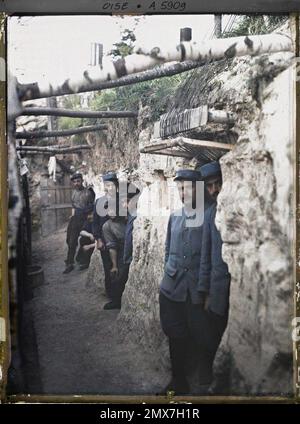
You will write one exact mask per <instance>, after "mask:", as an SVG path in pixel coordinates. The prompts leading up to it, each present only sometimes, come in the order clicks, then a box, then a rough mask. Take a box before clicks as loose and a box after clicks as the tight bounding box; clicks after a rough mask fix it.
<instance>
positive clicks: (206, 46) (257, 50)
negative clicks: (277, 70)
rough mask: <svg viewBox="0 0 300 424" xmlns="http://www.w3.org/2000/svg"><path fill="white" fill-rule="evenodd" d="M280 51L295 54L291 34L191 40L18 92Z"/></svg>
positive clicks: (64, 90) (23, 95)
mask: <svg viewBox="0 0 300 424" xmlns="http://www.w3.org/2000/svg"><path fill="white" fill-rule="evenodd" d="M279 51H293V43H292V40H291V38H290V37H289V36H288V35H285V34H279V33H278V34H267V35H253V36H246V37H245V36H243V37H234V38H223V39H215V40H209V41H207V42H202V43H196V42H194V41H190V42H183V43H180V44H179V45H178V46H177V47H176V46H174V48H173V49H169V50H163V49H161V48H160V47H154V48H152V49H146V48H139V49H137V53H138V54H132V55H129V56H126V57H125V58H122V59H118V60H117V61H106V62H105V63H104V64H103V66H95V67H93V68H91V69H89V70H87V69H82V70H78V71H77V70H76V71H75V73H74V74H73V75H70V77H68V78H66V79H64V80H62V81H54V80H49V78H48V77H47V76H46V75H45V77H43V78H41V79H39V80H38V81H36V82H34V83H32V84H26V85H20V84H19V85H18V87H17V91H18V96H19V99H20V100H29V99H36V98H41V97H50V96H60V95H64V94H73V93H80V92H84V91H91V90H99V89H100V88H99V87H100V85H101V83H103V82H105V81H111V80H117V79H119V78H121V77H124V76H126V75H131V74H136V73H138V72H142V71H145V70H149V69H151V68H153V67H154V66H156V65H160V64H163V63H165V62H174V61H175V62H183V61H186V60H192V61H196V62H201V64H204V63H206V62H213V61H218V60H221V59H226V58H227V59H228V58H233V57H236V56H244V55H252V56H255V55H260V54H265V53H268V54H269V53H276V52H279ZM155 71H156V72H157V74H159V68H158V69H156V70H154V72H153V77H152V79H155V78H157V76H155ZM137 78H138V77H137ZM136 82H137V81H136Z"/></svg>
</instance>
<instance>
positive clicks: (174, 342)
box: [164, 338, 190, 395]
mask: <svg viewBox="0 0 300 424" xmlns="http://www.w3.org/2000/svg"><path fill="white" fill-rule="evenodd" d="M169 350H170V359H171V370H172V379H171V381H170V382H169V384H168V385H167V386H166V388H165V389H164V393H165V394H166V393H168V392H174V394H175V395H185V394H188V393H189V390H190V388H189V383H188V381H187V378H186V372H185V365H186V364H185V362H186V339H183V338H181V339H175V338H174V339H173V338H170V339H169Z"/></svg>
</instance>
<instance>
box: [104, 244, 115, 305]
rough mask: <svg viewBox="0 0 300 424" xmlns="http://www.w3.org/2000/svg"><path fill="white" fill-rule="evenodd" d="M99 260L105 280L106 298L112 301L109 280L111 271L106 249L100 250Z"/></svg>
mask: <svg viewBox="0 0 300 424" xmlns="http://www.w3.org/2000/svg"><path fill="white" fill-rule="evenodd" d="M101 258H102V263H103V268H104V278H105V281H104V283H105V292H106V295H107V297H109V298H110V299H112V297H113V296H112V284H111V278H110V270H111V260H110V256H109V251H108V250H107V249H104V250H101Z"/></svg>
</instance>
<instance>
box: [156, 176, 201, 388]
mask: <svg viewBox="0 0 300 424" xmlns="http://www.w3.org/2000/svg"><path fill="white" fill-rule="evenodd" d="M175 181H176V182H177V184H178V189H179V193H180V197H181V201H182V203H183V204H184V207H183V208H182V209H181V210H180V213H178V212H175V213H172V214H171V215H170V218H169V223H168V230H167V238H166V245H165V270H164V276H163V279H162V282H161V285H160V295H159V303H160V320H161V325H162V329H163V331H164V333H165V334H166V336H167V337H168V339H169V351H170V360H171V370H172V379H171V382H170V383H169V384H168V386H167V387H166V388H165V390H164V393H166V392H167V391H174V392H175V393H176V394H184V393H188V392H189V385H188V381H187V378H186V365H187V364H186V362H187V345H189V344H190V337H192V338H193V340H194V341H195V344H196V346H197V340H198V338H199V326H198V321H199V320H201V316H202V312H203V305H202V304H201V300H202V299H201V296H200V294H199V292H198V290H197V283H198V276H199V267H200V257H201V247H202V223H203V214H204V196H202V198H201V201H200V202H199V201H198V199H197V202H195V200H196V189H197V187H198V188H199V184H197V182H199V181H201V174H200V172H198V171H195V170H180V171H178V172H177V173H176V177H175ZM186 181H189V182H190V183H189V189H188V188H187V187H186V183H185V182H186ZM200 187H201V189H203V185H202V184H200ZM188 197H189V199H192V202H190V201H188ZM188 203H189V205H188ZM191 206H192V207H191ZM179 215H180V216H179ZM195 216H196V217H198V218H197V220H198V219H199V217H200V219H199V220H198V223H197V225H191V224H192V222H191V221H193V220H194V219H196V218H195ZM189 221H190V222H189ZM195 224H196V223H195Z"/></svg>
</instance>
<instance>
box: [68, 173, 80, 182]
mask: <svg viewBox="0 0 300 424" xmlns="http://www.w3.org/2000/svg"><path fill="white" fill-rule="evenodd" d="M77 178H81V179H83V177H82V174H81V173H80V172H75V173H74V174H73V175H72V176H71V181H73V180H77Z"/></svg>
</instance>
